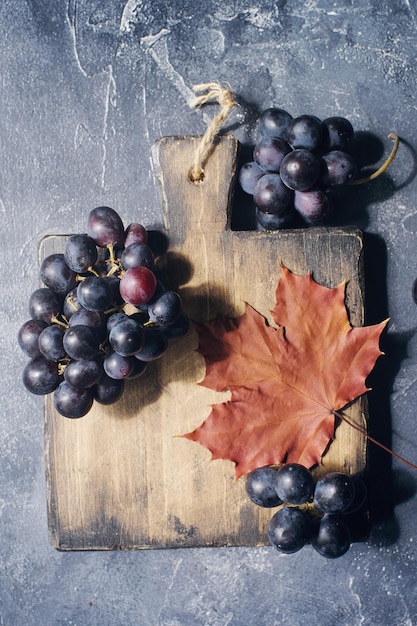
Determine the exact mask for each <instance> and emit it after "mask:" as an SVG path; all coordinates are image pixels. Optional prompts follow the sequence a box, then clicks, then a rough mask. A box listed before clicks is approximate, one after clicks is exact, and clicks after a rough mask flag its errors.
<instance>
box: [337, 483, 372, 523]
mask: <svg viewBox="0 0 417 626" xmlns="http://www.w3.org/2000/svg"><path fill="white" fill-rule="evenodd" d="M352 478H353V481H354V483H355V497H354V499H353V502H352V503H351V504H349V506H348V507H347V508H346V509H344V510H343V515H350V514H351V513H356V512H357V511H359V510H360V509H361V508H362V507H363V506H364V504H365V502H366V499H367V496H368V488H367V486H366V483H365V481H364V480H362V478H360V477H359V476H352Z"/></svg>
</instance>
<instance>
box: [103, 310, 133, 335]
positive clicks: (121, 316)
mask: <svg viewBox="0 0 417 626" xmlns="http://www.w3.org/2000/svg"><path fill="white" fill-rule="evenodd" d="M127 319H129V315H127V314H126V313H125V312H124V311H117V312H116V313H113V314H112V315H110V317H109V318H108V319H107V332H108V333H110V331H111V329H112V328H113V326H115V325H116V324H118V323H119V322H121V321H123V320H127Z"/></svg>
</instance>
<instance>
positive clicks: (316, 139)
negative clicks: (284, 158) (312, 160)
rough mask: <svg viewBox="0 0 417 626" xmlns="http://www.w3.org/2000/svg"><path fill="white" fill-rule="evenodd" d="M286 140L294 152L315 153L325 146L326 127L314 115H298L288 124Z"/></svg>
mask: <svg viewBox="0 0 417 626" xmlns="http://www.w3.org/2000/svg"><path fill="white" fill-rule="evenodd" d="M286 139H287V141H288V143H289V144H290V146H291V148H293V149H294V150H295V149H298V148H302V149H304V150H311V151H312V152H317V151H319V150H321V149H323V148H324V146H325V139H326V127H325V126H324V125H323V124H322V122H321V121H320V120H319V119H318V118H317V117H315V116H314V115H299V116H298V117H295V118H294V119H293V120H291V122H290V123H289V124H288V127H287V133H286Z"/></svg>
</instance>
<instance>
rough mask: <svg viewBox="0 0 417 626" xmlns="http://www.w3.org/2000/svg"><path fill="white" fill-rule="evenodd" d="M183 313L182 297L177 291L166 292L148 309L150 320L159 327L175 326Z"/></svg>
mask: <svg viewBox="0 0 417 626" xmlns="http://www.w3.org/2000/svg"><path fill="white" fill-rule="evenodd" d="M181 313H182V300H181V296H180V295H179V294H178V293H176V292H175V291H165V293H163V294H162V296H161V297H160V298H158V300H156V301H155V302H153V303H152V304H151V305H150V306H149V307H148V314H149V317H150V319H151V320H152V321H153V322H154V323H155V324H158V325H159V326H170V325H171V324H174V323H175V322H176V321H177V319H178V318H179V317H180V315H181Z"/></svg>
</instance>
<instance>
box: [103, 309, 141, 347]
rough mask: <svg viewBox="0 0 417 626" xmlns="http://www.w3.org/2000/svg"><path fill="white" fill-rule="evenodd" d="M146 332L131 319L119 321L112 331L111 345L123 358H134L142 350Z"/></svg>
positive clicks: (110, 336) (110, 335)
mask: <svg viewBox="0 0 417 626" xmlns="http://www.w3.org/2000/svg"><path fill="white" fill-rule="evenodd" d="M143 342H144V330H143V328H142V326H141V325H140V324H138V322H136V320H134V319H133V318H131V317H127V318H126V319H122V320H120V321H118V322H117V323H116V324H115V325H114V326H113V328H112V329H111V331H110V334H109V343H110V345H111V347H112V348H113V350H114V351H115V352H117V353H118V354H121V355H122V356H133V355H134V354H136V353H137V352H139V350H140V349H141V348H142V346H143Z"/></svg>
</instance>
